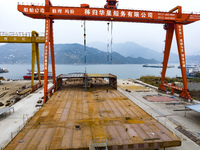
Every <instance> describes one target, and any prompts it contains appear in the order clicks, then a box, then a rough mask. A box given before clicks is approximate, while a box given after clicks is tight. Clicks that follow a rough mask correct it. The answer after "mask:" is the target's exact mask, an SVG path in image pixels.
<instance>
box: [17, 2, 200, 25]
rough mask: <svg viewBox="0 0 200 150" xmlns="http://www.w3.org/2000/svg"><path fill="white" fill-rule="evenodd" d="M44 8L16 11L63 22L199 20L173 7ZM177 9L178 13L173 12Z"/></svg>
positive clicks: (184, 22)
mask: <svg viewBox="0 0 200 150" xmlns="http://www.w3.org/2000/svg"><path fill="white" fill-rule="evenodd" d="M45 8H46V7H45V6H36V5H18V11H20V12H22V13H23V14H24V15H25V16H28V17H31V18H34V19H44V18H46V17H50V18H51V19H63V20H65V19H66V20H93V21H109V20H111V18H112V21H117V22H143V23H160V24H166V23H169V24H170V23H181V24H189V23H192V22H195V21H198V20H200V14H192V13H190V14H187V13H182V12H180V11H181V10H182V9H181V6H177V7H175V8H174V9H172V10H171V11H170V12H161V11H146V10H127V9H105V8H81V7H61V6H49V9H48V12H46V11H45ZM177 8H178V12H175V10H176V9H177ZM180 14H181V15H180Z"/></svg>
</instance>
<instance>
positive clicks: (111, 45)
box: [110, 21, 113, 62]
mask: <svg viewBox="0 0 200 150" xmlns="http://www.w3.org/2000/svg"><path fill="white" fill-rule="evenodd" d="M110 44H111V46H110V47H111V55H110V60H111V62H112V52H113V22H112V21H111V42H110Z"/></svg>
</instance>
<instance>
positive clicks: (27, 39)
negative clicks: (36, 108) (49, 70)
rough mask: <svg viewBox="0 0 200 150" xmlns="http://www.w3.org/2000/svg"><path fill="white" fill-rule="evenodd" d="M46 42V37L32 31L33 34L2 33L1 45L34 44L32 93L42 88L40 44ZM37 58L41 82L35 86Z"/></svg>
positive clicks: (0, 36) (0, 37)
mask: <svg viewBox="0 0 200 150" xmlns="http://www.w3.org/2000/svg"><path fill="white" fill-rule="evenodd" d="M44 42H45V40H44V36H39V34H38V33H37V32H36V31H32V32H31V33H23V32H17V33H14V32H10V33H6V32H0V43H32V68H31V69H32V75H31V88H32V92H33V91H35V90H36V89H37V88H39V87H41V86H42V84H41V76H40V58H39V43H44ZM35 57H36V61H37V69H38V80H39V83H38V84H36V85H34V71H35Z"/></svg>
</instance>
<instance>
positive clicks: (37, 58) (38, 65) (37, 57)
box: [36, 43, 42, 86]
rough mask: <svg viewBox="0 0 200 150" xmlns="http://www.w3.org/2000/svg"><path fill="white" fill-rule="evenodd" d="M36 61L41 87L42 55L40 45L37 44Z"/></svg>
mask: <svg viewBox="0 0 200 150" xmlns="http://www.w3.org/2000/svg"><path fill="white" fill-rule="evenodd" d="M36 60H37V70H38V80H39V84H40V85H39V86H41V85H42V84H41V74H40V55H39V44H38V43H36Z"/></svg>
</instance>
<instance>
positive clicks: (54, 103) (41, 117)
mask: <svg viewBox="0 0 200 150" xmlns="http://www.w3.org/2000/svg"><path fill="white" fill-rule="evenodd" d="M100 81H101V80H100ZM180 145H181V139H180V138H179V137H177V136H176V135H175V134H174V132H172V131H170V130H169V129H167V128H166V127H164V125H162V124H161V123H159V122H158V121H157V120H155V119H154V118H153V117H152V116H151V115H149V114H148V113H146V112H145V111H144V110H143V109H141V108H140V107H139V106H138V105H137V104H135V103H134V102H133V101H131V100H130V99H129V98H128V97H127V96H125V95H124V94H122V93H121V92H119V91H118V90H115V89H114V88H112V87H111V86H109V85H108V84H106V83H105V82H95V84H93V85H92V86H91V87H90V91H85V90H84V87H83V84H82V83H79V82H78V81H76V84H74V82H71V83H70V82H69V83H67V84H66V85H65V84H63V87H62V88H61V89H60V90H58V91H57V92H55V93H54V95H53V96H52V97H51V98H50V99H49V100H48V101H47V103H46V104H44V106H43V107H42V108H41V109H40V110H39V111H38V112H37V113H36V114H35V116H34V117H33V118H31V119H30V120H29V122H28V123H27V124H26V126H25V127H24V128H23V129H22V130H21V132H19V134H18V135H17V136H16V137H15V138H14V139H13V140H12V141H11V142H10V143H9V144H8V145H7V147H6V148H5V149H8V150H12V149H16V150H17V149H19V150H23V149H24V150H25V149H94V148H104V149H105V148H106V147H107V148H108V149H159V148H167V147H176V146H180Z"/></svg>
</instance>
